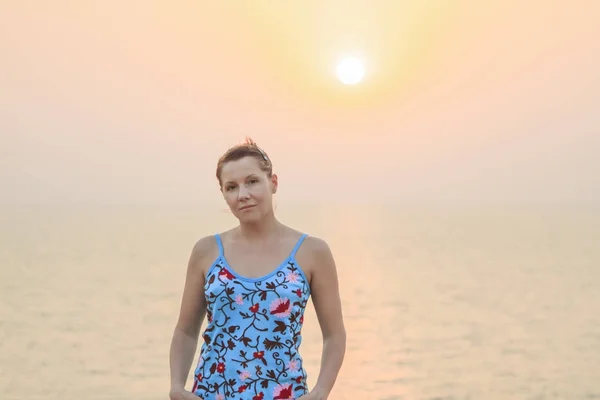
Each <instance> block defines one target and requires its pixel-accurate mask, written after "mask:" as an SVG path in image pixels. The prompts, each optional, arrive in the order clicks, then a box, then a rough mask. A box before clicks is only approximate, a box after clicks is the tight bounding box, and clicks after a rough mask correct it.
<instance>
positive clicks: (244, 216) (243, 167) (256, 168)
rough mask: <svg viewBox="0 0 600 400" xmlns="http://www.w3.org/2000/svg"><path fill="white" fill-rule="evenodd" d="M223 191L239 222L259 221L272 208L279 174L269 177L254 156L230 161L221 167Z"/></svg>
mask: <svg viewBox="0 0 600 400" xmlns="http://www.w3.org/2000/svg"><path fill="white" fill-rule="evenodd" d="M221 182H222V189H221V191H222V193H223V197H224V198H225V201H226V202H227V205H228V206H229V209H230V210H231V212H232V213H233V214H234V215H235V216H236V218H238V219H239V220H240V222H256V221H258V220H260V219H261V218H263V217H264V216H265V215H266V214H268V213H269V212H270V211H272V209H273V207H272V205H273V194H274V193H275V192H276V191H277V176H276V175H274V174H273V175H272V176H271V177H270V178H269V176H268V175H267V173H266V172H265V171H263V170H261V169H260V165H259V162H258V160H257V159H256V158H254V157H252V156H247V157H243V158H241V159H239V160H235V161H228V162H227V163H226V164H224V165H223V167H222V169H221Z"/></svg>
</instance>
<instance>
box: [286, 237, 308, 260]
mask: <svg viewBox="0 0 600 400" xmlns="http://www.w3.org/2000/svg"><path fill="white" fill-rule="evenodd" d="M307 236H308V234H306V233H303V234H302V236H300V239H298V242H297V243H296V245H295V246H294V248H293V249H292V253H291V254H290V258H294V257H296V253H297V252H298V249H299V248H300V246H302V242H304V239H306V237H307Z"/></svg>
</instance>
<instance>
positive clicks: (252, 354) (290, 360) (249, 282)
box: [192, 235, 310, 400]
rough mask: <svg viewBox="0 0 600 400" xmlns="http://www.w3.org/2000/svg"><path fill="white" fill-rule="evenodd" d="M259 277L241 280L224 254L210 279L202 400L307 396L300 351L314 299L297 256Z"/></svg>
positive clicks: (198, 379)
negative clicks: (310, 303) (307, 313)
mask: <svg viewBox="0 0 600 400" xmlns="http://www.w3.org/2000/svg"><path fill="white" fill-rule="evenodd" d="M304 237H305V235H303V237H302V238H301V239H300V241H299V242H298V244H297V245H296V248H295V249H294V251H293V252H292V254H291V255H290V256H289V257H288V259H287V260H286V261H285V262H284V263H282V264H281V265H280V266H279V267H278V268H277V269H275V270H274V271H273V272H271V273H270V274H268V275H266V276H264V277H261V278H256V279H252V278H247V277H243V276H240V275H238V274H236V273H235V272H234V270H233V269H232V268H231V267H230V266H229V265H228V264H227V261H226V260H225V258H224V257H223V255H222V247H221V246H222V245H221V242H220V238H217V240H218V241H219V247H220V249H221V255H220V256H219V258H218V259H217V260H216V261H215V263H214V264H213V266H212V267H211V269H210V270H209V272H208V274H207V276H206V284H205V287H204V290H205V297H206V304H207V315H206V316H207V326H206V329H205V330H204V331H203V333H202V337H203V339H204V342H203V344H202V348H201V351H200V357H199V360H198V365H197V367H196V369H195V371H194V381H193V389H192V392H193V393H194V394H196V395H197V396H199V397H201V398H202V399H204V400H229V399H236V400H271V399H272V400H279V399H297V398H298V397H300V396H301V395H304V394H306V393H308V388H307V385H306V371H305V370H304V368H303V366H302V357H301V356H300V352H299V348H300V344H301V342H302V335H301V331H302V325H303V322H304V312H305V309H306V305H307V303H308V301H309V298H310V287H309V285H308V282H307V279H306V276H305V275H304V273H303V272H302V270H301V268H300V267H299V266H298V265H297V263H296V261H295V258H294V254H295V251H296V250H297V248H298V247H299V245H300V243H301V242H302V239H304Z"/></svg>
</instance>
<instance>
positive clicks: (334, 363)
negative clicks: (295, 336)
mask: <svg viewBox="0 0 600 400" xmlns="http://www.w3.org/2000/svg"><path fill="white" fill-rule="evenodd" d="M312 242H313V243H312V244H313V245H314V248H313V249H311V250H312V255H313V257H314V258H313V260H314V262H315V264H314V267H313V268H312V271H311V282H310V287H311V296H312V299H313V304H314V307H315V311H316V314H317V319H318V320H319V325H320V327H321V333H322V335H323V353H322V355H321V369H320V372H319V377H318V379H317V382H316V384H315V387H314V388H313V390H311V391H310V393H309V394H307V395H305V396H302V397H300V399H299V400H325V399H327V397H328V396H329V393H330V392H331V389H332V388H333V385H334V383H335V380H336V379H337V376H338V373H339V371H340V369H341V367H342V362H343V360H344V355H345V353H346V328H345V327H344V319H343V315H342V304H341V298H340V291H339V284H338V275H337V268H336V265H335V260H334V259H333V255H332V253H331V249H330V248H329V245H328V244H327V243H326V242H325V241H323V240H321V239H316V238H313V241H312ZM311 247H313V246H311Z"/></svg>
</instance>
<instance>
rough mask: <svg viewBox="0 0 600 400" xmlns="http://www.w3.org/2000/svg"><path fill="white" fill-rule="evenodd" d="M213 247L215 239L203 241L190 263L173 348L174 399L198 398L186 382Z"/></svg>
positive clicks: (172, 389)
mask: <svg viewBox="0 0 600 400" xmlns="http://www.w3.org/2000/svg"><path fill="white" fill-rule="evenodd" d="M213 247H214V239H213V238H212V237H205V238H203V239H200V240H199V241H198V242H197V243H196V244H195V245H194V248H193V249H192V253H191V255H190V258H189V261H188V266H187V272H186V277H185V285H184V289H183V295H182V299H181V307H180V311H179V318H178V320H177V325H176V326H175V330H174V332H173V339H172V341H171V349H170V368H171V390H170V392H169V397H170V399H171V400H183V399H188V398H189V399H192V398H194V399H198V397H197V396H194V395H192V394H191V393H190V392H187V391H186V390H185V383H186V381H187V377H188V374H189V372H190V368H191V366H192V362H193V359H194V355H195V353H196V348H197V346H198V337H199V334H200V327H201V325H202V321H203V320H204V317H205V315H206V301H205V298H204V279H205V277H204V274H205V271H206V270H207V269H208V267H207V262H210V261H208V260H209V259H210V256H211V255H212V253H213V251H212V249H213Z"/></svg>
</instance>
